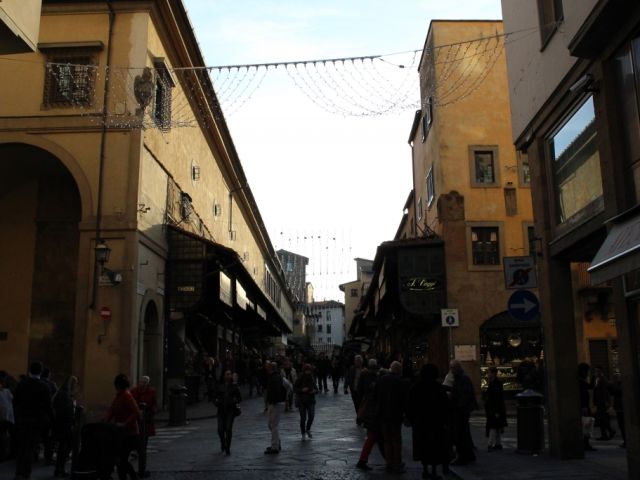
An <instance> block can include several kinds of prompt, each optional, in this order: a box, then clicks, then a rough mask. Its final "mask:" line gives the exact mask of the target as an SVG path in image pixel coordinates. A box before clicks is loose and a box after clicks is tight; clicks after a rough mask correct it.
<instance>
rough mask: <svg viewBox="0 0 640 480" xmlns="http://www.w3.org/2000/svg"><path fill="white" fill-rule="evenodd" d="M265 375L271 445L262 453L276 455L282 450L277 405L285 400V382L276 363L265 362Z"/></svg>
mask: <svg viewBox="0 0 640 480" xmlns="http://www.w3.org/2000/svg"><path fill="white" fill-rule="evenodd" d="M265 371H266V373H267V387H266V393H265V395H266V396H265V398H266V402H267V405H268V407H267V415H268V418H269V420H268V426H269V430H270V431H271V445H269V446H268V447H267V448H266V449H265V451H264V453H266V454H270V455H272V454H278V453H280V450H282V445H281V443H280V432H279V424H280V410H279V407H278V404H279V403H282V402H284V401H285V400H286V398H287V387H285V381H286V380H284V379H283V378H282V376H281V375H280V372H279V371H278V364H277V363H276V362H269V361H268V362H267V363H266V366H265Z"/></svg>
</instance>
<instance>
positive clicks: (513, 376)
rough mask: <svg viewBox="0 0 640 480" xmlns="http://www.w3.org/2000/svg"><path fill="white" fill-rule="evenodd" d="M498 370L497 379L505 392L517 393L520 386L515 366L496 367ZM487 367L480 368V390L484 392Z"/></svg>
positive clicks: (486, 380)
mask: <svg viewBox="0 0 640 480" xmlns="http://www.w3.org/2000/svg"><path fill="white" fill-rule="evenodd" d="M496 368H497V369H498V379H500V381H501V382H502V387H503V388H504V391H505V392H519V391H521V390H522V386H521V385H520V384H519V383H518V375H517V373H518V367H517V366H516V365H502V366H496ZM488 370H489V366H487V365H484V366H481V367H480V389H481V390H482V391H485V390H486V389H487V385H488V379H487V371H488Z"/></svg>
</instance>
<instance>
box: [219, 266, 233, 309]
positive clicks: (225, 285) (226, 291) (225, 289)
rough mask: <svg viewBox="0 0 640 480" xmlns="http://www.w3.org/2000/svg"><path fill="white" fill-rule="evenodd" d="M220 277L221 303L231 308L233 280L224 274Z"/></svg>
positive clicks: (221, 273)
mask: <svg viewBox="0 0 640 480" xmlns="http://www.w3.org/2000/svg"><path fill="white" fill-rule="evenodd" d="M219 275H220V301H222V302H224V303H226V304H227V305H229V306H230V307H233V300H232V297H231V279H230V278H229V277H228V276H227V275H225V274H224V273H223V272H220V273H219Z"/></svg>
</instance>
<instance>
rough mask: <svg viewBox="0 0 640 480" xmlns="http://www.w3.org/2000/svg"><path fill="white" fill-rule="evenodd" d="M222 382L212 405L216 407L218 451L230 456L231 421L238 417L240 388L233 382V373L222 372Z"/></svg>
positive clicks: (240, 397)
mask: <svg viewBox="0 0 640 480" xmlns="http://www.w3.org/2000/svg"><path fill="white" fill-rule="evenodd" d="M223 378H224V381H223V382H222V383H221V384H219V385H218V388H217V389H216V394H215V397H214V401H213V403H214V404H215V406H216V407H218V415H217V417H218V436H219V437H220V451H221V452H224V454H225V455H227V456H229V455H231V437H232V435H233V421H234V420H235V418H236V417H237V416H238V415H240V402H241V401H242V396H241V395H240V388H239V387H238V385H237V384H236V383H234V382H233V372H231V370H227V371H226V372H224V377H223Z"/></svg>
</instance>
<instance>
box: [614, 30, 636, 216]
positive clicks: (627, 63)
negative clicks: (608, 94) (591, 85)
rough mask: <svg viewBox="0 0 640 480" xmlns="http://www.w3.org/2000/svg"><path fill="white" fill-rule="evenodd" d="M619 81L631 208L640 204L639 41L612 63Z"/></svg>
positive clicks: (628, 46)
mask: <svg viewBox="0 0 640 480" xmlns="http://www.w3.org/2000/svg"><path fill="white" fill-rule="evenodd" d="M613 70H614V72H615V77H616V78H615V79H616V87H617V88H616V94H617V98H616V107H617V109H618V112H619V115H618V118H619V126H620V131H621V135H622V137H623V138H622V142H621V144H622V148H623V149H624V150H623V151H624V155H625V162H624V163H625V167H626V168H625V170H626V171H625V178H627V179H628V180H629V181H631V182H633V183H632V185H631V188H630V192H631V195H630V199H629V200H630V204H631V205H634V204H636V203H637V202H638V200H640V114H639V113H638V105H639V104H640V93H639V91H640V38H636V39H635V40H634V41H632V42H631V44H629V45H627V46H626V47H625V48H624V49H623V50H622V51H621V52H619V53H618V54H617V55H616V56H615V58H614V59H613Z"/></svg>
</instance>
